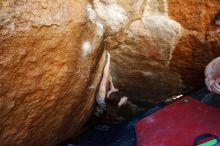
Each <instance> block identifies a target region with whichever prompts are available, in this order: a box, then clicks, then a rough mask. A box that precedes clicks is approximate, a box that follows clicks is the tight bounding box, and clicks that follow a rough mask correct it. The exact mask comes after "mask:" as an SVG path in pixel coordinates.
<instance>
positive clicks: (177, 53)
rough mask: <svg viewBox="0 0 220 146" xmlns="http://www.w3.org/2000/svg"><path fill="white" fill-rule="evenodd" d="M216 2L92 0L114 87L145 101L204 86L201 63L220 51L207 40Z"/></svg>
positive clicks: (203, 65)
mask: <svg viewBox="0 0 220 146" xmlns="http://www.w3.org/2000/svg"><path fill="white" fill-rule="evenodd" d="M116 5H117V8H118V10H117V11H115V12H114V13H111V14H112V15H110V16H109V15H107V14H109V13H110V11H112V10H113V8H116ZM113 6H114V7H113ZM219 6H220V2H219V1H217V0H211V1H207V2H205V1H204V2H195V1H175V0H170V1H166V0H111V1H104V0H99V1H98V0H94V1H93V9H94V11H95V12H96V15H97V16H98V20H99V21H100V22H101V23H102V24H103V26H104V28H105V34H106V35H105V36H106V37H105V43H106V48H107V49H108V50H109V51H110V52H111V54H112V58H113V61H112V66H111V71H112V74H113V76H114V78H113V79H114V82H115V83H116V84H117V86H118V87H119V88H120V89H121V90H122V91H124V92H125V93H127V95H128V96H130V99H131V100H133V101H135V102H136V103H138V104H142V103H143V104H144V105H147V103H149V104H153V103H157V102H159V101H161V100H163V99H165V98H167V97H168V96H171V95H174V94H182V93H187V92H188V91H192V90H193V89H196V88H198V87H200V86H201V85H203V84H204V77H203V70H204V68H205V66H206V65H207V63H208V62H209V61H210V60H212V59H213V58H214V57H216V56H218V55H219V54H220V51H219V45H216V44H214V45H208V43H207V42H206V41H205V34H206V32H208V31H210V30H211V29H210V21H211V17H212V16H213V15H214V14H215V13H216V12H217V10H218V9H219ZM100 8H103V9H102V13H101V12H100ZM113 16H115V17H113ZM113 18H115V19H113ZM115 20H117V21H116V22H118V23H116V22H115ZM109 24H111V25H109ZM115 28H117V29H115Z"/></svg>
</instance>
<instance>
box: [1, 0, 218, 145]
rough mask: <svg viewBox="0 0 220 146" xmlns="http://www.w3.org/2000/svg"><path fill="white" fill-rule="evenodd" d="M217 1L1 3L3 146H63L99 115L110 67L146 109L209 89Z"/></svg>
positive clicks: (27, 0) (118, 82)
mask: <svg viewBox="0 0 220 146" xmlns="http://www.w3.org/2000/svg"><path fill="white" fill-rule="evenodd" d="M219 7H220V2H219V1H218V0H209V1H204V0H203V1H202V0H201V1H194V0H187V1H180V0H178V1H177V0H169V1H166V0H90V1H89V0H53V1H52V0H38V1H36V0H19V1H17V0H0V73H1V74H0V111H1V112H0V143H1V145H2V146H5V145H18V146H19V145H22V146H23V145H33V146H34V145H37V146H38V145H54V144H55V143H58V142H60V141H62V140H63V139H65V138H68V137H70V136H72V135H74V134H76V133H77V132H79V130H80V128H81V127H82V125H83V124H84V123H85V121H86V120H87V118H88V117H89V115H90V114H91V109H92V105H93V103H94V94H95V90H96V87H97V84H98V82H99V79H100V74H101V72H102V71H101V70H102V68H103V66H104V60H105V59H104V58H105V57H104V56H105V55H104V54H103V49H104V48H105V49H107V50H109V51H110V53H111V55H112V63H111V72H112V74H113V77H114V78H113V80H114V82H115V83H116V85H117V87H119V89H120V90H122V91H124V92H125V94H128V95H129V97H130V100H133V101H134V102H136V103H138V104H140V105H141V104H144V105H147V103H149V104H154V103H156V102H158V101H160V100H163V99H164V98H166V97H167V96H170V95H173V94H178V93H183V92H187V91H190V90H193V89H194V88H197V87H199V86H201V85H202V84H203V82H204V81H203V70H204V67H205V66H206V64H207V63H208V62H209V61H210V60H211V59H213V58H214V57H216V56H218V55H219V54H220V51H219V44H218V42H216V41H213V40H212V37H209V38H210V40H212V42H210V43H209V41H210V40H209V38H208V42H207V41H205V33H206V31H210V30H212V29H213V28H211V27H210V24H209V23H210V20H211V17H212V16H213V15H214V13H216V11H217V10H218V9H219Z"/></svg>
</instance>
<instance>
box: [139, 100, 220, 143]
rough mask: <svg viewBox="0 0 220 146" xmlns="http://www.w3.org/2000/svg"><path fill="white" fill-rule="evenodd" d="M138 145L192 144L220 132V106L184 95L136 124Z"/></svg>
mask: <svg viewBox="0 0 220 146" xmlns="http://www.w3.org/2000/svg"><path fill="white" fill-rule="evenodd" d="M135 130H136V135H137V143H138V146H192V145H193V141H194V139H195V138H196V137H197V136H199V135H202V134H204V133H211V134H214V135H218V136H219V135H220V109H219V108H216V107H212V106H208V105H205V104H203V103H201V102H199V101H197V100H195V99H193V98H191V97H184V98H182V99H180V100H179V101H177V102H175V103H173V104H171V105H169V106H166V107H165V108H163V109H161V110H159V111H158V112H155V113H154V114H152V115H150V116H148V117H146V118H144V119H142V120H140V121H138V122H137V123H136V125H135Z"/></svg>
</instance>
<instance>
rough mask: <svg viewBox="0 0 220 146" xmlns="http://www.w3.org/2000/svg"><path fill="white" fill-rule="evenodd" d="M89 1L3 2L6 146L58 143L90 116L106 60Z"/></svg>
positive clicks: (1, 77)
mask: <svg viewBox="0 0 220 146" xmlns="http://www.w3.org/2000/svg"><path fill="white" fill-rule="evenodd" d="M87 3H88V2H87V0H53V1H51V0H39V1H34V0H31V1H26V0H19V1H17V0H3V1H2V0H1V1H0V145H1V146H6V145H7V146H8V145H16V146H24V145H26V146H34V145H36V146H39V145H54V144H55V143H58V142H60V141H62V140H64V139H66V138H68V137H70V136H73V134H76V132H78V131H79V129H80V127H81V126H82V125H83V123H84V122H85V120H86V118H88V116H89V113H90V111H91V107H92V105H93V102H94V100H93V99H94V98H93V97H94V92H95V88H96V86H97V83H98V80H99V78H100V72H101V71H100V68H101V66H103V62H100V63H99V65H98V62H99V60H100V57H101V54H102V47H101V46H100V43H101V37H102V36H101V34H99V35H97V32H96V26H95V25H93V24H92V23H90V22H89V21H88V19H87V17H86V13H85V7H86V5H87ZM102 60H103V59H102ZM102 60H101V61H102ZM98 66H100V67H98Z"/></svg>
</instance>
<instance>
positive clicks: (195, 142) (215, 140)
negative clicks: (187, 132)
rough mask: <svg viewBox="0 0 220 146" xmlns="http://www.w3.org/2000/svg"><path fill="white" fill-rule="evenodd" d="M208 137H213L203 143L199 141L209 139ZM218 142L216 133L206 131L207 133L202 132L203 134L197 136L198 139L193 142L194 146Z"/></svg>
mask: <svg viewBox="0 0 220 146" xmlns="http://www.w3.org/2000/svg"><path fill="white" fill-rule="evenodd" d="M207 138H211V139H210V140H209V141H206V142H204V143H202V144H200V143H199V142H201V141H202V140H204V139H207ZM217 143H218V137H217V136H216V135H213V134H210V133H206V134H202V135H199V136H198V137H196V139H195V140H194V142H193V146H211V145H215V144H217Z"/></svg>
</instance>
